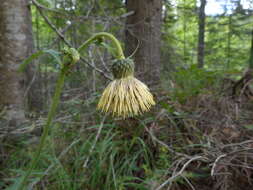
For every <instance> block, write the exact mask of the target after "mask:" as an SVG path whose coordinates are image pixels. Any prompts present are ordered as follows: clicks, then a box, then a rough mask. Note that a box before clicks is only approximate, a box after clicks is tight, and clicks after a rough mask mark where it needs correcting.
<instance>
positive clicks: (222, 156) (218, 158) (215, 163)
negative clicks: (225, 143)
mask: <svg viewBox="0 0 253 190" xmlns="http://www.w3.org/2000/svg"><path fill="white" fill-rule="evenodd" d="M226 156H227V154H222V155H220V156H218V157H217V158H216V160H215V162H214V164H213V167H212V170H211V176H214V172H215V171H214V170H215V168H216V166H217V163H218V162H219V160H220V159H222V158H224V157H226Z"/></svg>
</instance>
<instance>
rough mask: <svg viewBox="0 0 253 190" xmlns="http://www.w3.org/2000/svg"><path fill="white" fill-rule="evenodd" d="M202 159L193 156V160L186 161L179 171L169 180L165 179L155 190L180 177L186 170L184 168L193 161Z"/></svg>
mask: <svg viewBox="0 0 253 190" xmlns="http://www.w3.org/2000/svg"><path fill="white" fill-rule="evenodd" d="M201 158H203V157H202V156H195V157H193V158H191V159H190V160H188V161H187V162H186V163H185V164H184V165H183V167H182V168H181V170H180V171H179V172H178V173H177V174H175V175H173V176H172V177H170V178H169V179H167V180H166V181H165V182H164V183H162V184H161V185H160V186H159V187H158V188H156V190H161V189H162V188H163V187H164V186H165V185H167V184H168V183H170V182H172V181H173V180H174V179H175V178H177V177H178V176H180V175H182V173H183V172H184V170H185V169H186V167H187V166H188V165H189V164H190V163H191V162H193V161H194V160H199V159H201Z"/></svg>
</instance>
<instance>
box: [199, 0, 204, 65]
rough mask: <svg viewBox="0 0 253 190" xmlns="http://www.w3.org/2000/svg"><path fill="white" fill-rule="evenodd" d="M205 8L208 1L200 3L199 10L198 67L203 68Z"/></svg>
mask: <svg viewBox="0 0 253 190" xmlns="http://www.w3.org/2000/svg"><path fill="white" fill-rule="evenodd" d="M205 7H206V0H201V1H200V8H199V35H198V67H199V68H203V66H204V57H205V19H206V14H205Z"/></svg>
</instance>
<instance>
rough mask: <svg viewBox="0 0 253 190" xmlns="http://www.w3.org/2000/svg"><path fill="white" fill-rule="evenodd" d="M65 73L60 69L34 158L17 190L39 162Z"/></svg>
mask: <svg viewBox="0 0 253 190" xmlns="http://www.w3.org/2000/svg"><path fill="white" fill-rule="evenodd" d="M65 71H66V68H64V67H63V68H62V69H61V72H60V75H59V77H58V80H57V83H56V88H55V93H54V97H53V102H52V105H51V107H50V110H49V112H48V116H47V122H46V125H45V127H44V129H43V132H42V136H41V139H40V144H39V147H38V149H37V151H36V153H35V157H34V159H33V160H32V162H31V165H30V167H29V168H28V171H27V172H26V174H25V176H24V177H23V178H22V179H21V182H20V186H19V188H18V189H19V190H23V189H24V187H25V185H26V181H27V180H28V178H29V176H30V175H31V173H32V170H33V169H34V168H35V166H36V165H37V163H38V161H39V157H40V154H41V152H42V149H43V147H44V144H45V142H46V138H47V136H48V133H49V130H50V125H51V123H52V120H53V118H54V116H55V113H56V110H57V107H58V104H59V101H60V95H61V92H62V88H63V85H64V79H65V73H66V72H65Z"/></svg>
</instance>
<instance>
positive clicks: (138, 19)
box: [126, 0, 162, 85]
mask: <svg viewBox="0 0 253 190" xmlns="http://www.w3.org/2000/svg"><path fill="white" fill-rule="evenodd" d="M126 8H127V12H130V11H134V14H133V15H131V16H129V17H127V21H126V55H127V56H130V55H131V54H132V53H133V52H134V50H135V49H136V48H137V47H138V42H139V47H138V50H137V52H136V54H135V55H134V60H135V63H136V64H135V65H136V73H137V77H138V78H140V79H141V80H143V81H145V82H146V83H148V84H152V85H156V84H158V83H159V78H160V65H161V64H160V54H161V50H160V46H161V13H162V0H127V1H126Z"/></svg>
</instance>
